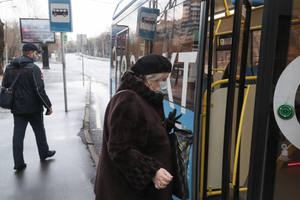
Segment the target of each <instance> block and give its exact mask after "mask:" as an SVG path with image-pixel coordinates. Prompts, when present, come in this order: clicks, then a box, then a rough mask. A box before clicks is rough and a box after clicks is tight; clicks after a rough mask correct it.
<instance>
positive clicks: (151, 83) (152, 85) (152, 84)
mask: <svg viewBox="0 0 300 200" xmlns="http://www.w3.org/2000/svg"><path fill="white" fill-rule="evenodd" d="M168 76H169V73H163V74H162V76H161V77H160V78H159V79H157V80H150V79H148V78H146V86H147V87H148V88H149V89H150V90H152V91H156V90H160V89H161V88H160V82H164V81H166V80H167V78H168Z"/></svg>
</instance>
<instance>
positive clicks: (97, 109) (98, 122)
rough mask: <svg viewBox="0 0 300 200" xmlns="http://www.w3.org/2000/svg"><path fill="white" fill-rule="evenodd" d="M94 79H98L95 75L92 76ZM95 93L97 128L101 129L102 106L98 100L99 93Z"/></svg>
mask: <svg viewBox="0 0 300 200" xmlns="http://www.w3.org/2000/svg"><path fill="white" fill-rule="evenodd" d="M92 80H93V81H96V79H95V78H94V77H92ZM94 95H95V104H96V129H101V128H102V127H101V124H102V123H101V115H100V106H99V100H98V94H97V93H96V92H94Z"/></svg>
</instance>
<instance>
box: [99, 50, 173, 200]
mask: <svg viewBox="0 0 300 200" xmlns="http://www.w3.org/2000/svg"><path fill="white" fill-rule="evenodd" d="M131 70H132V72H125V73H124V75H123V76H122V80H121V81H122V83H121V85H120V87H119V88H118V91H117V93H116V94H115V95H114V97H113V98H112V99H111V100H110V102H109V104H108V106H107V108H106V112H105V119H104V129H103V143H102V149H101V155H100V159H99V166H98V172H97V177H96V182H95V193H96V200H120V199H122V200H171V199H172V179H173V176H172V175H171V174H172V157H171V146H170V141H169V138H168V131H167V130H166V128H167V127H166V123H165V122H166V120H165V115H164V110H163V97H164V95H165V92H166V86H167V85H166V83H167V82H166V80H167V78H168V76H169V73H170V72H171V63H170V62H169V61H168V60H167V59H166V58H165V57H163V56H160V55H155V54H150V55H146V56H144V57H142V58H140V59H139V60H138V61H137V62H136V64H135V65H134V66H133V67H132V68H131Z"/></svg>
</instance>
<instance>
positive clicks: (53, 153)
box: [41, 151, 56, 160]
mask: <svg viewBox="0 0 300 200" xmlns="http://www.w3.org/2000/svg"><path fill="white" fill-rule="evenodd" d="M55 153H56V151H48V154H47V156H46V157H43V158H41V160H46V158H50V157H52V156H54V155H55Z"/></svg>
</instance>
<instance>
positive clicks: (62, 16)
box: [49, 0, 72, 32]
mask: <svg viewBox="0 0 300 200" xmlns="http://www.w3.org/2000/svg"><path fill="white" fill-rule="evenodd" d="M49 18H50V20H49V21H50V30H51V31H53V32H72V14H71V2H70V0H49Z"/></svg>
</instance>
